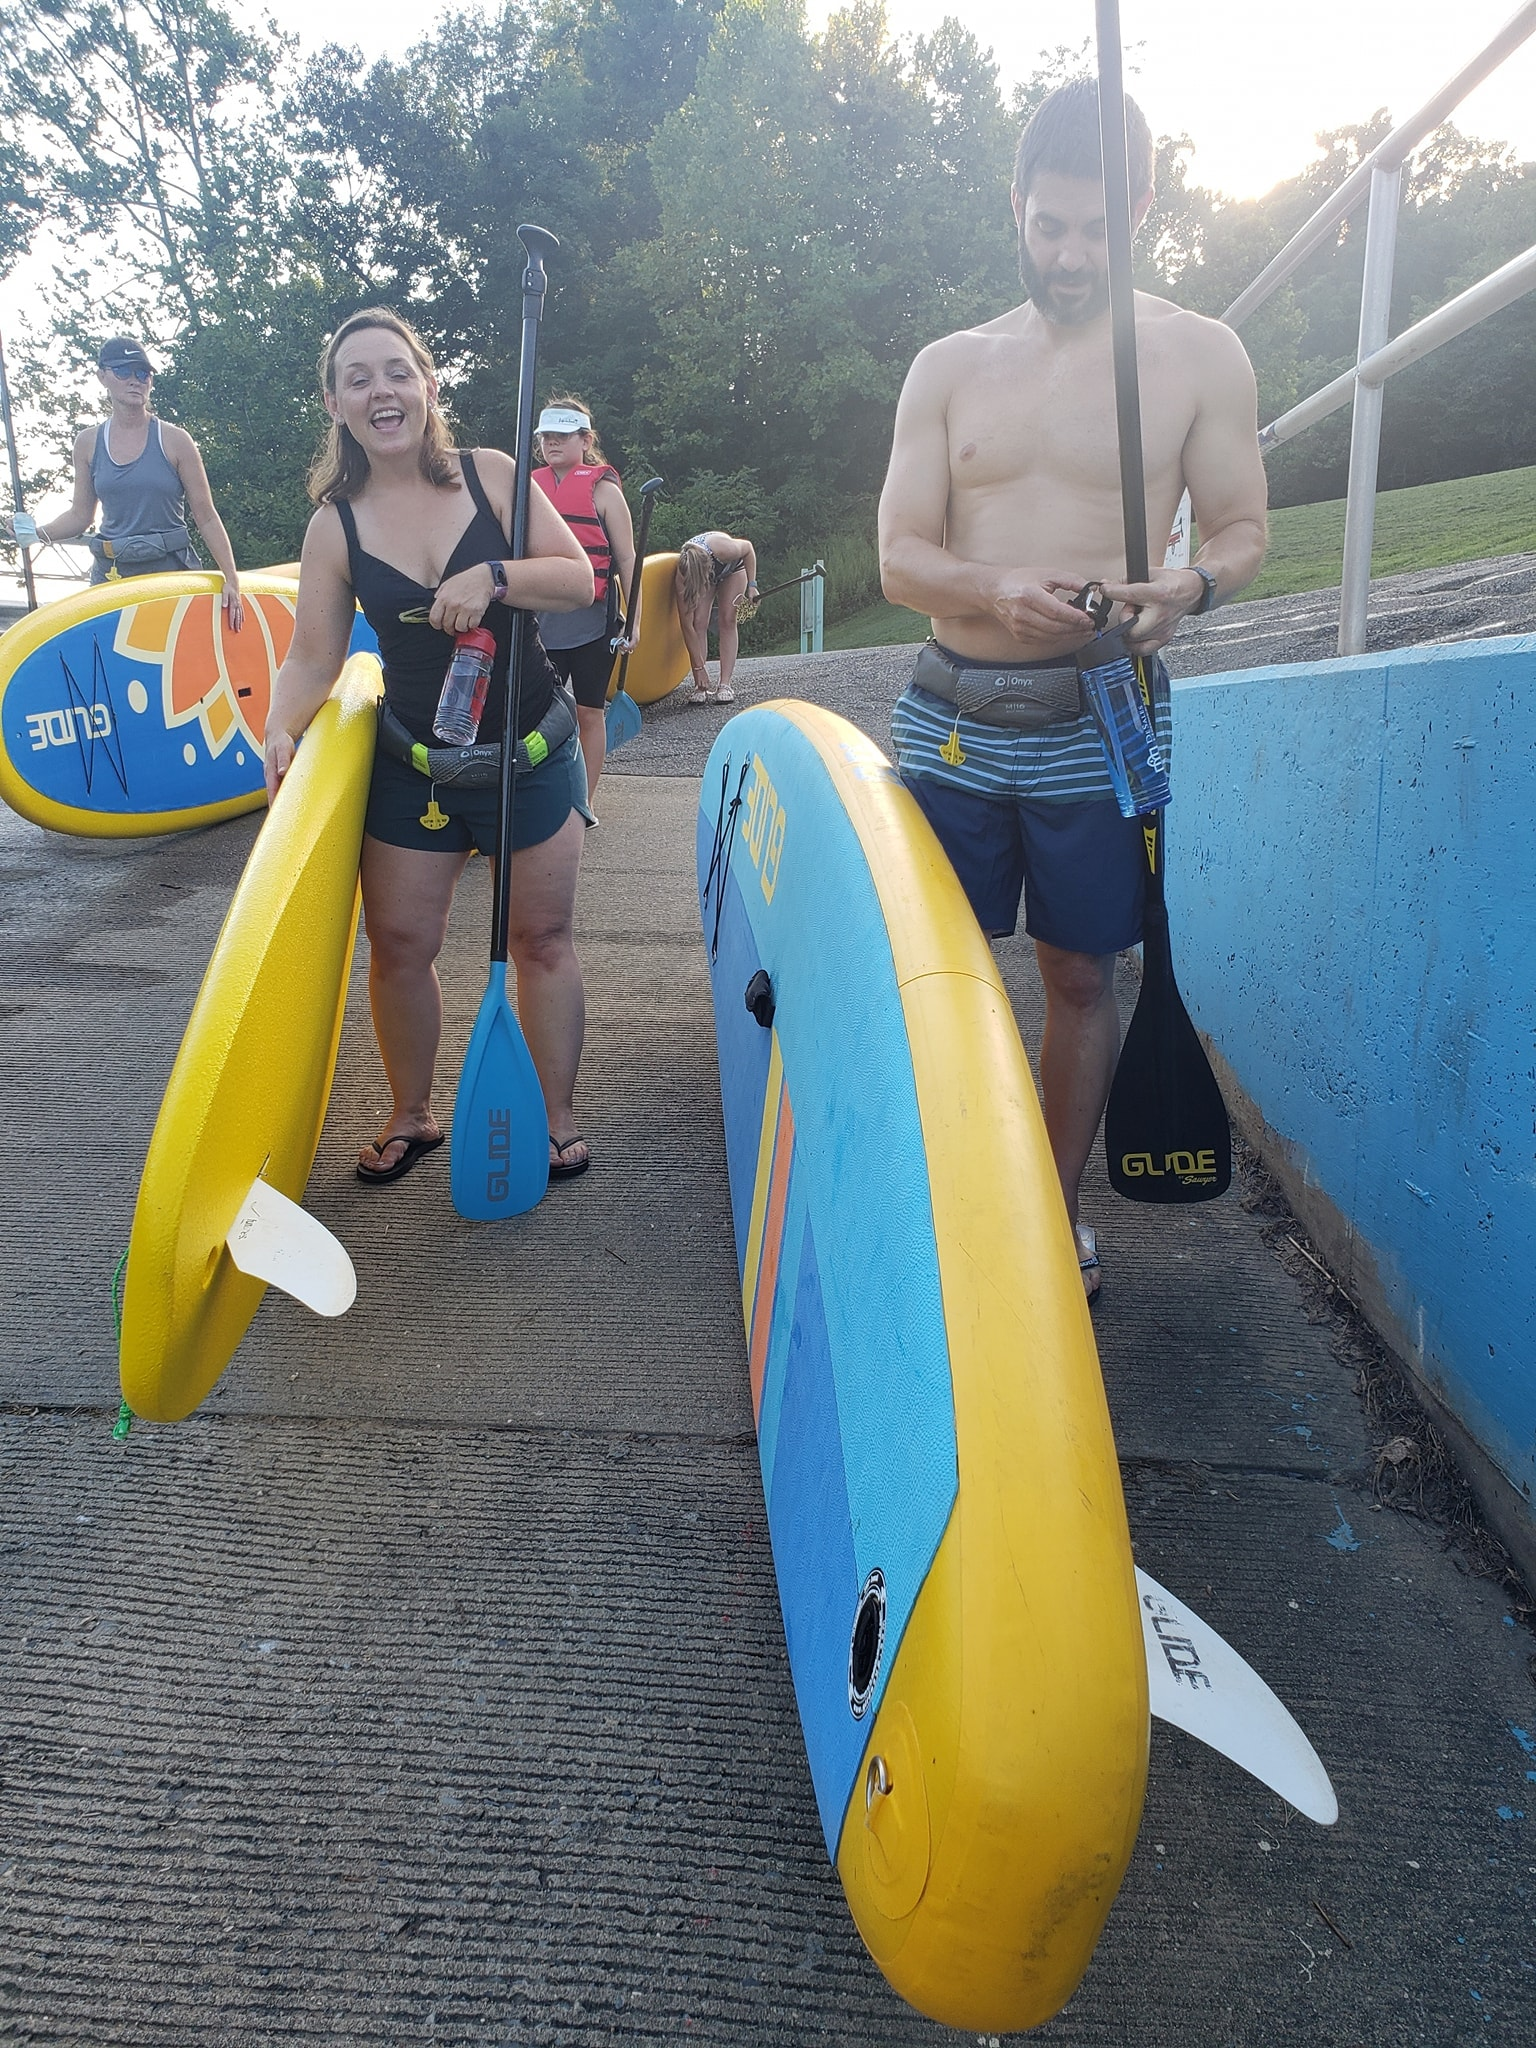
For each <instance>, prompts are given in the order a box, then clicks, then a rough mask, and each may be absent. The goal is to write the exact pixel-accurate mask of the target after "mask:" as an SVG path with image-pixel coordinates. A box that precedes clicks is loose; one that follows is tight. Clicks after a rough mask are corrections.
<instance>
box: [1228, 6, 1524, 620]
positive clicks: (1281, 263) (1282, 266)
mask: <svg viewBox="0 0 1536 2048" xmlns="http://www.w3.org/2000/svg"><path fill="white" fill-rule="evenodd" d="M1532 34H1536V0H1527V4H1526V5H1525V6H1523V7H1522V8H1520V9H1519V11H1518V12H1517V13H1516V14H1515V15H1513V16H1512V17H1511V19H1510V20H1509V21H1507V22H1506V23H1505V25H1504V27H1503V28H1502V29H1500V31H1499V33H1498V34H1497V35H1496V36H1495V37H1494V38H1493V40H1492V41H1491V42H1490V43H1488V44H1487V45H1486V46H1485V47H1484V48H1483V49H1482V50H1481V51H1479V53H1478V55H1477V56H1476V57H1474V58H1473V60H1472V62H1471V63H1470V64H1467V65H1465V66H1464V67H1463V68H1462V69H1461V70H1460V71H1458V72H1457V74H1456V76H1455V77H1454V78H1452V79H1451V80H1450V81H1449V82H1448V83H1447V84H1446V85H1443V86H1442V87H1441V88H1440V90H1439V92H1437V93H1436V94H1434V96H1433V97H1432V98H1431V99H1428V100H1426V101H1425V103H1424V105H1423V106H1422V107H1420V109H1419V111H1418V112H1417V113H1416V114H1414V115H1412V116H1411V117H1410V119H1408V120H1406V121H1403V122H1400V123H1399V124H1398V126H1397V127H1396V128H1394V129H1393V130H1392V132H1391V134H1390V135H1388V136H1386V137H1385V138H1384V139H1383V140H1382V141H1381V142H1379V143H1378V144H1377V145H1376V147H1375V148H1374V149H1373V150H1372V151H1371V153H1370V155H1369V156H1368V157H1366V159H1365V160H1364V162H1363V163H1361V164H1360V165H1358V166H1357V168H1356V169H1355V170H1353V171H1352V172H1351V173H1350V175H1349V176H1348V177H1347V178H1346V179H1345V180H1344V182H1343V184H1341V185H1340V186H1339V188H1338V190H1337V191H1336V192H1335V193H1334V194H1333V195H1332V197H1331V198H1329V199H1326V200H1324V202H1323V204H1322V205H1321V206H1320V207H1318V209H1317V211H1316V212H1315V213H1314V214H1313V215H1312V216H1311V218H1310V219H1309V220H1307V221H1306V222H1305V223H1304V224H1303V225H1302V226H1301V227H1300V228H1298V229H1297V231H1296V233H1295V234H1294V235H1292V237H1291V239H1290V240H1289V241H1288V242H1287V243H1286V245H1285V247H1284V248H1283V249H1282V250H1281V251H1280V252H1279V254H1278V255H1277V256H1275V257H1273V258H1272V259H1271V260H1270V262H1269V263H1267V264H1266V265H1265V267H1264V269H1263V270H1261V271H1260V272H1259V274H1258V276H1257V277H1256V278H1255V279H1254V280H1253V282H1252V284H1250V285H1249V286H1248V287H1247V289H1246V290H1245V291H1242V292H1240V293H1239V294H1238V296H1237V297H1236V298H1235V299H1234V300H1233V301H1232V303H1231V305H1230V306H1229V307H1228V308H1227V310H1226V312H1225V313H1224V314H1223V315H1222V318H1223V320H1224V321H1225V322H1226V324H1227V325H1228V326H1229V327H1236V326H1238V325H1239V323H1240V322H1241V321H1243V320H1245V319H1246V318H1247V316H1248V315H1249V314H1250V313H1252V312H1253V311H1254V310H1255V309H1256V308H1257V307H1258V306H1261V305H1262V304H1263V303H1264V301H1265V300H1266V299H1267V298H1268V297H1269V296H1270V294H1271V293H1272V292H1274V291H1275V290H1277V289H1278V287H1279V286H1280V285H1282V284H1283V283H1284V282H1285V280H1286V279H1287V278H1288V277H1290V276H1291V275H1292V274H1293V273H1294V272H1295V271H1296V270H1297V269H1298V267H1299V266H1300V265H1301V264H1302V263H1303V262H1305V260H1306V259H1307V257H1308V256H1309V255H1311V253H1312V251H1313V250H1314V249H1316V248H1317V247H1318V245H1319V244H1320V243H1321V242H1322V241H1324V240H1325V238H1326V237H1327V236H1328V234H1329V233H1330V232H1331V231H1332V230H1333V229H1334V228H1335V227H1336V226H1337V225H1338V223H1339V222H1340V221H1341V220H1342V219H1343V218H1344V217H1345V215H1346V214H1348V213H1349V212H1350V211H1351V210H1352V209H1353V208H1354V207H1355V206H1356V205H1357V204H1358V202H1359V200H1360V198H1361V195H1362V194H1364V193H1366V192H1368V193H1369V195H1370V206H1369V212H1368V214H1367V218H1366V230H1365V267H1364V274H1363V277H1362V279H1361V287H1360V334H1359V340H1358V343H1357V346H1356V350H1355V364H1354V367H1353V368H1352V369H1349V370H1346V371H1345V372H1344V373H1343V375H1342V376H1339V377H1335V378H1333V379H1332V380H1331V381H1330V382H1329V383H1327V384H1325V385H1324V386H1323V387H1322V389H1321V390H1319V391H1314V392H1313V393H1312V394H1311V396H1310V397H1308V398H1304V399H1303V400H1302V401H1301V403H1300V404H1299V405H1293V406H1292V407H1291V409H1290V410H1289V412H1286V413H1282V414H1281V416H1280V417H1279V419H1277V420H1273V421H1271V422H1270V424H1269V425H1268V426H1267V427H1265V428H1264V429H1263V431H1262V432H1261V433H1260V435H1259V445H1260V447H1261V448H1264V449H1270V448H1276V447H1278V446H1279V445H1280V444H1281V443H1282V442H1284V441H1290V440H1293V439H1294V438H1295V437H1296V435H1297V434H1299V433H1301V432H1303V431H1304V429H1306V428H1307V427H1310V426H1312V425H1314V424H1315V423H1316V422H1317V421H1318V420H1320V419H1326V418H1327V416H1328V415H1329V413H1332V412H1336V411H1338V409H1339V408H1340V407H1341V406H1343V405H1346V404H1348V403H1349V402H1350V401H1351V400H1352V401H1353V404H1354V420H1353V423H1352V426H1351V430H1350V443H1349V483H1348V486H1347V490H1346V497H1345V505H1344V560H1343V564H1342V567H1341V570H1340V575H1339V638H1338V649H1339V653H1340V654H1363V653H1364V651H1365V643H1366V627H1367V611H1368V608H1369V601H1370V589H1371V549H1372V543H1373V541H1374V538H1375V529H1376V475H1377V461H1378V457H1379V454H1380V449H1381V409H1382V387H1383V386H1384V385H1385V383H1386V380H1387V379H1388V378H1389V377H1391V376H1394V375H1395V374H1396V373H1397V372H1398V371H1399V370H1402V369H1406V368H1407V366H1408V365H1409V364H1410V363H1415V362H1418V361H1419V359H1420V358H1421V357H1422V356H1426V355H1428V354H1429V353H1430V351H1431V350H1432V349H1437V348H1439V347H1440V346H1441V345H1442V344H1443V343H1445V342H1447V341H1450V340H1451V339H1453V337H1454V336H1456V335H1458V334H1462V333H1465V331H1466V330H1467V328H1469V327H1473V326H1475V325H1476V324H1477V323H1478V322H1479V321H1480V320H1485V319H1486V318H1487V317H1488V316H1489V314H1491V313H1496V312H1498V311H1499V309H1500V308H1501V307H1503V306H1507V305H1509V304H1511V303H1512V302H1513V301H1514V300H1515V299H1518V298H1521V297H1522V296H1523V295H1524V294H1525V293H1526V292H1528V291H1531V290H1532V289H1536V247H1533V248H1530V249H1527V250H1526V251H1525V252H1524V254H1523V255H1520V256H1516V257H1514V258H1513V259H1512V260H1511V261H1510V262H1508V263H1506V264H1504V265H1503V266H1502V267H1501V268H1500V269H1498V270H1495V271H1493V272H1491V273H1490V274H1489V275H1488V276H1487V277H1485V278H1483V279H1481V280H1480V281H1479V282H1478V283H1477V284H1475V285H1472V286H1471V287H1470V288H1469V289H1468V290H1467V291H1464V292H1461V293H1459V294H1458V295H1457V297H1455V298H1454V299H1449V300H1447V302H1446V303H1445V305H1443V306H1440V307H1437V308H1436V310H1435V311H1434V312H1433V313H1430V314H1428V315H1426V316H1425V318H1424V319H1422V320H1419V321H1417V322H1416V323H1415V324H1414V325H1413V326H1412V327H1410V328H1408V329H1406V330H1405V331H1404V332H1403V333H1402V334H1400V335H1398V336H1397V337H1396V339H1395V340H1391V341H1389V340H1388V338H1387V336H1388V319H1389V315H1390V311H1391V304H1392V268H1393V261H1394V257H1395V253H1396V247H1397V223H1398V213H1399V208H1400V205H1401V199H1402V180H1403V166H1404V164H1405V163H1406V162H1407V160H1408V158H1409V156H1411V155H1412V153H1413V151H1414V150H1415V149H1417V148H1418V146H1419V144H1420V143H1421V142H1423V141H1424V139H1425V137H1426V136H1428V135H1431V134H1433V132H1434V131H1435V129H1436V128H1438V127H1439V126H1440V124H1441V122H1443V121H1444V120H1445V118H1446V116H1447V115H1448V114H1449V113H1450V112H1451V110H1452V109H1453V108H1454V107H1456V106H1457V105H1458V104H1459V103H1460V102H1461V101H1462V100H1463V99H1465V97H1466V96H1467V94H1468V93H1469V92H1471V90H1472V89H1473V87H1474V86H1477V85H1480V84H1481V83H1482V81H1483V80H1484V79H1485V78H1487V77H1488V76H1489V75H1490V73H1492V72H1493V71H1496V70H1497V69H1498V67H1499V65H1500V64H1502V63H1503V62H1504V60H1505V58H1506V57H1508V56H1510V55H1511V54H1512V53H1513V52H1514V51H1515V50H1517V49H1519V48H1520V46H1521V44H1522V43H1524V42H1525V41H1527V40H1528V38H1529V37H1530V36H1531V35H1532Z"/></svg>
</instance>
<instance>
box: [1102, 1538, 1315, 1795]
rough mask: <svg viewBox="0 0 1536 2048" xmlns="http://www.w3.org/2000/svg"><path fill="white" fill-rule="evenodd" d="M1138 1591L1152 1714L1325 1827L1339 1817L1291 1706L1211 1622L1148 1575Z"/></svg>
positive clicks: (1139, 1574)
mask: <svg viewBox="0 0 1536 2048" xmlns="http://www.w3.org/2000/svg"><path fill="white" fill-rule="evenodd" d="M1136 1591H1137V1595H1138V1597H1139V1600H1140V1605H1141V1633H1142V1638H1143V1642H1144V1644H1145V1647H1146V1652H1147V1689H1148V1694H1149V1698H1150V1704H1151V1708H1152V1712H1153V1713H1154V1714H1155V1715H1156V1716H1157V1718H1158V1720H1160V1721H1171V1722H1172V1724H1173V1726H1174V1727H1175V1728H1182V1729H1183V1730H1184V1732H1185V1734H1186V1735H1193V1736H1195V1737H1196V1738H1197V1739H1198V1740H1199V1741H1201V1742H1204V1743H1206V1744H1208V1745H1209V1747H1210V1748H1212V1749H1216V1750H1219V1751H1220V1752H1221V1754H1222V1755H1223V1756H1224V1757H1230V1759H1231V1760H1232V1762H1233V1763H1235V1764H1237V1765H1238V1766H1239V1767H1240V1768H1241V1769H1243V1770H1245V1771H1247V1772H1248V1773H1249V1774H1250V1775H1251V1776H1252V1777H1255V1778H1257V1779H1258V1780H1259V1782H1260V1784H1262V1785H1267V1786H1268V1787H1269V1789H1270V1790H1271V1791H1272V1792H1278V1793H1279V1794H1280V1797H1281V1798H1282V1799H1287V1800H1289V1801H1290V1803H1291V1805H1292V1806H1294V1807H1295V1808H1296V1810H1297V1812H1298V1813H1304V1814H1305V1815H1306V1817H1307V1819H1308V1820H1315V1821H1316V1822H1318V1824H1319V1825H1320V1826H1322V1827H1332V1825H1333V1823H1334V1822H1335V1821H1336V1820H1337V1819H1338V1817H1339V1802H1338V1800H1337V1798H1336V1797H1335V1796H1334V1790H1333V1786H1332V1784H1331V1783H1330V1781H1329V1777H1328V1773H1327V1772H1326V1771H1325V1770H1324V1769H1323V1765H1322V1761H1321V1759H1320V1758H1319V1756H1318V1754H1317V1751H1316V1750H1315V1749H1314V1748H1313V1747H1312V1745H1311V1743H1310V1742H1309V1741H1308V1740H1307V1738H1306V1736H1305V1735H1304V1734H1303V1733H1302V1731H1301V1729H1300V1728H1299V1727H1298V1726H1297V1724H1296V1722H1295V1720H1294V1719H1293V1718H1292V1716H1291V1714H1290V1713H1289V1712H1288V1710H1287V1709H1286V1708H1285V1707H1284V1706H1282V1705H1281V1703H1280V1701H1279V1700H1278V1699H1276V1697H1275V1695H1274V1694H1273V1693H1272V1692H1271V1691H1270V1689H1269V1687H1268V1686H1267V1685H1266V1684H1265V1683H1264V1681H1263V1679H1262V1678H1260V1676H1259V1674H1258V1673H1257V1671H1255V1670H1254V1669H1253V1667H1252V1665H1251V1664H1247V1663H1245V1662H1244V1661H1243V1659H1242V1658H1241V1657H1240V1656H1239V1655H1238V1654H1237V1652H1236V1650H1234V1649H1233V1647H1232V1645H1231V1644H1230V1643H1227V1642H1224V1641H1223V1640H1222V1638H1221V1637H1220V1636H1219V1635H1217V1633H1216V1631H1215V1629H1213V1628H1212V1627H1211V1626H1210V1625H1209V1623H1207V1622H1204V1621H1202V1620H1201V1619H1200V1617H1199V1615H1198V1614H1195V1613H1193V1612H1192V1611H1191V1610H1190V1609H1189V1608H1188V1607H1186V1606H1185V1605H1184V1603H1183V1601H1182V1600H1176V1599H1175V1598H1174V1596H1173V1595H1172V1593H1170V1592H1168V1591H1167V1590H1166V1589H1165V1588H1164V1587H1162V1586H1160V1585H1159V1584H1158V1583H1157V1581H1156V1579H1151V1578H1148V1576H1147V1574H1146V1573H1145V1572H1144V1571H1142V1570H1141V1569H1140V1568H1139V1567H1138V1568H1137V1572H1136Z"/></svg>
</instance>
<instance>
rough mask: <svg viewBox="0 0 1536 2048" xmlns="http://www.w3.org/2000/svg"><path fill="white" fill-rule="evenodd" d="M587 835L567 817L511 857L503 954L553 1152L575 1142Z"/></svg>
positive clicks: (575, 815)
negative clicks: (581, 892)
mask: <svg viewBox="0 0 1536 2048" xmlns="http://www.w3.org/2000/svg"><path fill="white" fill-rule="evenodd" d="M585 834H586V826H585V824H584V823H583V821H582V817H581V813H580V812H579V811H572V813H571V815H570V816H569V817H568V818H567V819H566V821H565V823H564V824H563V825H562V826H561V827H560V830H559V831H558V832H557V833H556V834H555V835H554V837H553V838H552V839H546V840H544V841H542V842H541V843H540V844H539V845H538V846H525V847H524V848H523V850H522V852H521V853H514V854H513V856H512V916H511V924H510V927H509V929H508V933H507V950H508V952H509V954H510V955H511V958H512V961H513V963H514V965H515V966H516V968H517V1014H518V1017H519V1019H520V1021H521V1023H522V1027H523V1035H524V1037H525V1038H526V1039H527V1041H528V1050H529V1051H530V1052H531V1053H532V1055H533V1064H534V1066H535V1067H536V1068H537V1070H538V1075H539V1082H540V1085H541V1086H542V1087H543V1090H544V1107H545V1110H546V1112H547V1114H548V1117H549V1132H550V1138H551V1140H552V1142H553V1143H554V1144H557V1145H558V1144H561V1143H564V1142H565V1141H566V1140H568V1139H570V1138H574V1137H575V1135H576V1112H575V1109H574V1107H573V1097H574V1095H575V1092H576V1073H577V1069H578V1068H579V1067H580V1065H581V1042H582V1038H583V1035H584V1033H585V1030H586V1018H587V1001H586V990H585V989H584V988H583V986H582V979H581V963H580V961H579V960H578V959H577V957H576V946H575V941H574V940H573V938H572V936H571V916H572V913H573V911H574V909H575V904H576V876H577V873H578V872H579V870H580V867H581V847H582V840H583V838H584V837H585ZM569 1163H572V1164H574V1161H570V1162H569Z"/></svg>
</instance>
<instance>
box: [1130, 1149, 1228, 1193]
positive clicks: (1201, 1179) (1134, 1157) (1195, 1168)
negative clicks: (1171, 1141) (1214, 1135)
mask: <svg viewBox="0 0 1536 2048" xmlns="http://www.w3.org/2000/svg"><path fill="white" fill-rule="evenodd" d="M1120 1171H1121V1172H1122V1173H1123V1174H1124V1175H1125V1177H1126V1179H1127V1180H1142V1179H1144V1178H1146V1177H1148V1176H1150V1177H1151V1178H1152V1179H1154V1180H1161V1179H1162V1178H1163V1177H1164V1175H1165V1174H1170V1173H1171V1174H1172V1175H1173V1177H1174V1179H1175V1180H1179V1181H1183V1183H1184V1185H1185V1186H1186V1187H1201V1186H1203V1185H1204V1184H1205V1182H1207V1181H1213V1180H1214V1179H1215V1178H1216V1154H1215V1153H1214V1152H1165V1153H1164V1154H1163V1163H1162V1165H1161V1166H1159V1165H1158V1164H1157V1162H1156V1161H1155V1160H1154V1159H1153V1157H1152V1154H1151V1153H1150V1152H1123V1153H1122V1154H1121V1155H1120Z"/></svg>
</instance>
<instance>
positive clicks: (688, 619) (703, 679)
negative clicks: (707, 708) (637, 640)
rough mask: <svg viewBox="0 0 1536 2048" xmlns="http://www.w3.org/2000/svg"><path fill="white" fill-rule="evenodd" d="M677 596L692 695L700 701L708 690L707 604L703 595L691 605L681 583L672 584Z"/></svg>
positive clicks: (707, 599) (706, 598) (707, 600)
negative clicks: (690, 673) (690, 674)
mask: <svg viewBox="0 0 1536 2048" xmlns="http://www.w3.org/2000/svg"><path fill="white" fill-rule="evenodd" d="M674 589H675V592H676V597H677V619H678V624H679V625H680V626H681V627H682V629H683V645H684V646H685V647H686V648H687V649H688V666H689V668H690V669H692V671H693V695H694V700H695V702H699V701H702V698H703V696H705V695H707V694H708V691H709V667H708V662H709V606H710V600H709V598H708V597H705V598H704V599H703V601H702V602H701V603H700V604H697V605H692V604H690V603H689V602H688V599H687V598H686V597H685V596H684V594H683V587H682V585H681V584H680V583H679V584H676V585H675V586H674Z"/></svg>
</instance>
